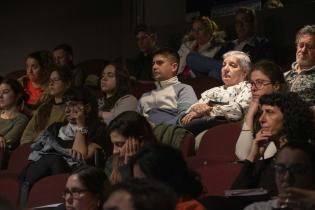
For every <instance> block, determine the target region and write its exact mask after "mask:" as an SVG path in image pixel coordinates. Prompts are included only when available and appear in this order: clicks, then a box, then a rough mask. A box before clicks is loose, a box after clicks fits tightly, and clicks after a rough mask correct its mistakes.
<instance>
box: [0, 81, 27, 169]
mask: <svg viewBox="0 0 315 210" xmlns="http://www.w3.org/2000/svg"><path fill="white" fill-rule="evenodd" d="M27 99H28V95H27V94H26V93H25V92H24V89H23V87H22V86H21V84H20V83H19V82H18V81H16V80H14V79H3V80H1V81H0V110H1V113H0V149H1V150H4V151H5V152H10V151H12V150H13V149H15V148H16V147H17V146H18V145H19V144H20V138H21V135H22V133H23V131H24V129H25V127H26V125H27V123H28V117H27V116H26V115H25V114H23V113H22V112H21V108H22V106H23V105H24V103H25V101H27ZM0 164H2V162H1V160H0Z"/></svg>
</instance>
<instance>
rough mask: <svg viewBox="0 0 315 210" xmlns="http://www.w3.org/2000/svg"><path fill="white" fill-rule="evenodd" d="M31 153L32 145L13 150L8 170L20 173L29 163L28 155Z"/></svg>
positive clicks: (24, 145)
mask: <svg viewBox="0 0 315 210" xmlns="http://www.w3.org/2000/svg"><path fill="white" fill-rule="evenodd" d="M30 152H31V148H30V144H23V145H21V146H19V147H17V148H16V149H15V150H13V152H12V154H11V155H10V159H9V164H8V170H9V171H11V172H14V173H17V174H18V173H20V172H21V171H22V169H23V168H24V167H26V166H27V164H28V163H29V161H28V155H29V154H30Z"/></svg>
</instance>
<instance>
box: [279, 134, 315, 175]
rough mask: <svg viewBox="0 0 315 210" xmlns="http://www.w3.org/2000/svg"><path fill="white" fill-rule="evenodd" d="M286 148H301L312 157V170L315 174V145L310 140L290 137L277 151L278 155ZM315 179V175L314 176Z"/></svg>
mask: <svg viewBox="0 0 315 210" xmlns="http://www.w3.org/2000/svg"><path fill="white" fill-rule="evenodd" d="M285 148H289V149H291V150H297V149H298V150H301V151H302V152H304V153H305V154H306V155H307V156H308V157H309V159H310V163H311V164H312V165H311V170H312V172H313V175H314V176H315V146H314V144H311V143H309V142H303V141H299V139H290V140H289V142H288V143H287V144H285V145H284V146H283V147H282V148H281V149H280V150H279V152H278V153H277V156H279V154H280V153H281V151H283V150H284V149H285ZM314 179H315V177H314Z"/></svg>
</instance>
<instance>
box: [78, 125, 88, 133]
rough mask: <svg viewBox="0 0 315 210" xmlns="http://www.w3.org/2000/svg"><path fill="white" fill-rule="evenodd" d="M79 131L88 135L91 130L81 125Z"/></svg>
mask: <svg viewBox="0 0 315 210" xmlns="http://www.w3.org/2000/svg"><path fill="white" fill-rule="evenodd" d="M78 131H79V132H80V133H81V134H83V135H86V134H88V132H89V130H88V129H87V128H86V127H80V128H78Z"/></svg>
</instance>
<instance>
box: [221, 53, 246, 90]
mask: <svg viewBox="0 0 315 210" xmlns="http://www.w3.org/2000/svg"><path fill="white" fill-rule="evenodd" d="M221 77H222V81H223V82H224V84H225V86H226V87H229V86H233V85H236V84H238V83H240V82H242V81H244V79H245V77H246V71H244V70H242V69H241V67H240V65H239V61H238V59H237V57H235V56H233V55H231V56H228V57H227V58H225V59H224V61H223V64H222V69H221Z"/></svg>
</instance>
